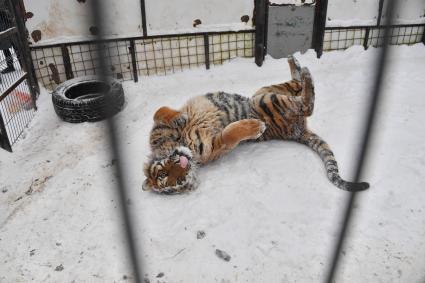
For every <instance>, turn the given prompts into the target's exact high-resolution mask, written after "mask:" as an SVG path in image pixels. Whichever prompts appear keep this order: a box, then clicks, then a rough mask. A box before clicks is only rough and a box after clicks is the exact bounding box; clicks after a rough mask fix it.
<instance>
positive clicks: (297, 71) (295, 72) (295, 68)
mask: <svg viewBox="0 0 425 283" xmlns="http://www.w3.org/2000/svg"><path fill="white" fill-rule="evenodd" d="M288 64H289V69H290V70H291V77H292V79H293V80H296V81H301V67H300V63H299V62H298V60H297V59H296V58H295V57H294V56H292V55H289V56H288Z"/></svg>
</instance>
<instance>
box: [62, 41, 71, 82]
mask: <svg viewBox="0 0 425 283" xmlns="http://www.w3.org/2000/svg"><path fill="white" fill-rule="evenodd" d="M61 51H62V60H63V66H64V68H65V76H66V79H67V80H70V79H73V78H74V73H73V72H72V66H71V58H70V57H69V52H68V48H67V47H66V45H65V44H61Z"/></svg>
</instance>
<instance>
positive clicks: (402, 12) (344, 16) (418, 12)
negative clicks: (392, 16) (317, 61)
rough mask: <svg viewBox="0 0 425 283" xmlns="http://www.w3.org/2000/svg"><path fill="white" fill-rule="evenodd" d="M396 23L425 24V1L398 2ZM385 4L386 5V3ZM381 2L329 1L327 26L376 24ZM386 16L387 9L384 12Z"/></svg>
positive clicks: (409, 0)
mask: <svg viewBox="0 0 425 283" xmlns="http://www.w3.org/2000/svg"><path fill="white" fill-rule="evenodd" d="M398 1H399V2H400V4H399V7H398V11H397V14H396V23H400V24H408V23H424V22H425V16H424V15H425V1H424V0H398ZM385 2H387V1H385ZM385 2H384V3H385ZM378 9H379V0H329V1H328V13H327V17H328V19H327V23H326V25H327V26H350V25H371V24H376V22H377V17H378ZM383 15H384V16H385V9H384V11H383Z"/></svg>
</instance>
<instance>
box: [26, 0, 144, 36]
mask: <svg viewBox="0 0 425 283" xmlns="http://www.w3.org/2000/svg"><path fill="white" fill-rule="evenodd" d="M102 2H103V3H105V5H107V7H108V9H107V13H108V17H107V18H108V19H110V21H109V23H110V24H109V25H108V27H107V29H106V31H107V33H108V34H110V35H111V36H120V35H122V34H125V35H132V34H140V33H141V17H140V2H139V1H137V0H120V1H116V0H102ZM24 3H25V8H26V10H27V12H31V13H33V14H34V15H33V17H32V18H30V19H28V21H27V28H28V30H29V32H30V34H33V35H36V34H34V33H38V34H39V35H40V38H35V39H34V38H33V42H36V41H39V40H41V41H49V40H56V41H67V40H69V39H71V38H73V39H78V38H87V37H89V36H91V35H92V32H93V30H94V31H95V29H93V28H92V31H90V27H92V26H93V25H92V23H91V20H90V18H91V17H90V11H89V1H86V0H24Z"/></svg>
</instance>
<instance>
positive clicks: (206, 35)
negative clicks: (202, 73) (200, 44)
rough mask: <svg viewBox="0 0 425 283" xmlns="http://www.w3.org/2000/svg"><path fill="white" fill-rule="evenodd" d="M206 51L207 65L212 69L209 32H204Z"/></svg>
mask: <svg viewBox="0 0 425 283" xmlns="http://www.w3.org/2000/svg"><path fill="white" fill-rule="evenodd" d="M204 53H205V67H206V68H207V70H209V69H210V38H209V36H208V33H205V34H204Z"/></svg>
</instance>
